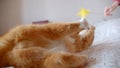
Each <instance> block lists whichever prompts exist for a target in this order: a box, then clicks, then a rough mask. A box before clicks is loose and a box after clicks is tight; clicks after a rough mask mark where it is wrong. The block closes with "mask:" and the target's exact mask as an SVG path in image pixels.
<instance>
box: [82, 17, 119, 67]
mask: <svg viewBox="0 0 120 68" xmlns="http://www.w3.org/2000/svg"><path fill="white" fill-rule="evenodd" d="M95 26H96V31H95V40H94V42H93V46H91V47H90V48H89V49H88V50H86V51H83V52H82V53H80V54H83V55H87V56H88V57H89V62H88V65H87V67H86V68H120V19H113V20H109V21H104V22H99V23H97V24H95Z"/></svg>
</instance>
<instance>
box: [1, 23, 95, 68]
mask: <svg viewBox="0 0 120 68" xmlns="http://www.w3.org/2000/svg"><path fill="white" fill-rule="evenodd" d="M82 30H84V27H82V26H81V24H80V22H76V23H75V22H74V23H49V24H43V25H23V26H18V27H16V28H14V29H12V30H10V31H9V32H8V33H7V34H5V35H4V36H2V37H1V38H0V60H1V61H0V68H1V67H5V66H14V67H15V68H56V67H59V68H63V67H64V68H66V67H68V68H69V67H77V66H80V65H81V64H84V63H85V60H86V59H87V58H86V57H85V56H84V57H83V56H76V55H73V54H67V53H66V56H68V58H72V57H74V58H75V57H76V58H75V59H73V60H72V61H74V64H75V66H74V65H73V66H71V64H70V63H69V61H68V60H71V59H68V60H65V59H62V56H64V55H65V54H60V55H58V54H57V53H55V54H52V53H51V52H49V50H50V49H52V48H54V47H56V46H59V43H62V44H63V46H65V48H66V50H67V51H68V52H79V51H82V50H84V49H86V48H88V47H89V46H90V45H91V43H92V42H93V38H94V27H93V26H92V25H89V26H88V30H87V32H86V33H85V35H83V36H81V35H79V32H80V31H82ZM54 55H55V56H58V57H60V56H61V57H60V59H62V60H63V61H64V62H65V64H68V65H67V66H64V64H63V63H62V64H63V65H59V66H54V65H56V61H57V60H56V61H54V62H53V63H51V62H52V61H51V62H50V61H49V60H48V61H49V62H47V59H49V58H50V57H51V56H54ZM71 55H73V56H71ZM78 57H79V58H78ZM81 58H82V59H81ZM50 59H51V60H52V59H57V57H54V58H50ZM66 59H67V58H66ZM76 59H77V60H76ZM78 60H79V63H80V64H79V63H78ZM58 61H59V60H58ZM50 63H51V64H52V65H53V66H52V67H49V64H50ZM58 64H59V63H58ZM47 65H48V66H47Z"/></svg>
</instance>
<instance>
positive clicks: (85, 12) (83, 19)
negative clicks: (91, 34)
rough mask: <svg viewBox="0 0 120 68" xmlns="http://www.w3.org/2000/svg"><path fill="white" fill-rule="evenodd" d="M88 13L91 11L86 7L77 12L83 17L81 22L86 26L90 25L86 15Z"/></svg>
mask: <svg viewBox="0 0 120 68" xmlns="http://www.w3.org/2000/svg"><path fill="white" fill-rule="evenodd" d="M88 14H89V11H88V10H86V9H84V8H81V10H80V11H79V12H78V14H77V15H78V16H79V17H80V18H81V19H80V22H81V23H83V24H84V25H83V26H84V27H86V26H87V25H88V22H87V20H86V17H87V15H88Z"/></svg>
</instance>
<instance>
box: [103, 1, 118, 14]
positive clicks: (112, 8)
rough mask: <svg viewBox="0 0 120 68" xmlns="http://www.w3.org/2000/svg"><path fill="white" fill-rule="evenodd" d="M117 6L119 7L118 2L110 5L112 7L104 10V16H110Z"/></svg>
mask: <svg viewBox="0 0 120 68" xmlns="http://www.w3.org/2000/svg"><path fill="white" fill-rule="evenodd" d="M118 5H119V2H117V1H115V2H114V3H113V4H112V6H110V7H106V8H105V10H104V15H105V16H111V15H112V12H113V11H114V10H115V9H116V8H117V7H118Z"/></svg>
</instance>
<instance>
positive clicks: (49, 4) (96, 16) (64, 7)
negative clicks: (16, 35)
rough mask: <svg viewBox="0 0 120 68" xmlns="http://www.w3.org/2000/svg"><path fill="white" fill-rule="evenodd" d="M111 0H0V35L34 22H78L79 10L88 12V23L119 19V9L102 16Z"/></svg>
mask: <svg viewBox="0 0 120 68" xmlns="http://www.w3.org/2000/svg"><path fill="white" fill-rule="evenodd" d="M112 2H113V1H112V0H0V35H2V34H4V33H5V32H7V31H8V30H9V29H11V28H13V27H15V26H17V25H21V24H31V23H32V22H35V21H43V20H49V21H53V22H69V21H79V20H80V18H79V17H78V16H77V13H78V12H79V10H80V8H86V9H88V10H90V12H91V13H90V14H89V15H88V17H87V20H88V21H89V23H91V24H94V23H98V22H100V21H106V20H109V19H113V18H114V19H115V18H120V8H118V9H117V10H116V11H114V13H113V15H112V16H110V17H105V16H104V13H103V12H104V8H105V7H106V6H110V5H111V4H112Z"/></svg>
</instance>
